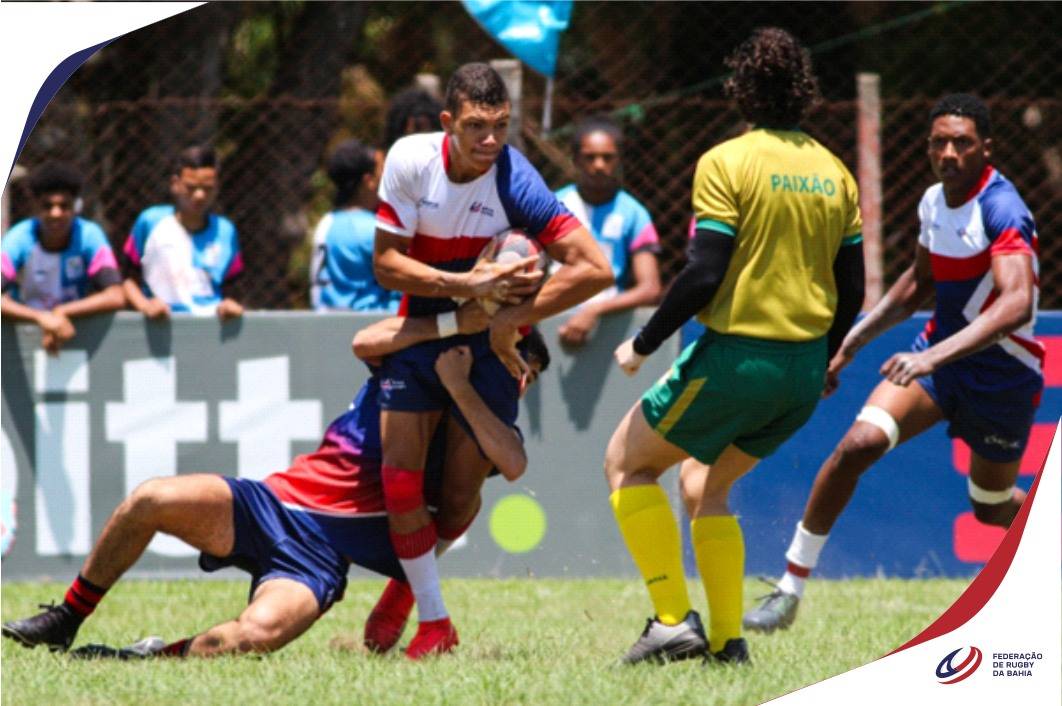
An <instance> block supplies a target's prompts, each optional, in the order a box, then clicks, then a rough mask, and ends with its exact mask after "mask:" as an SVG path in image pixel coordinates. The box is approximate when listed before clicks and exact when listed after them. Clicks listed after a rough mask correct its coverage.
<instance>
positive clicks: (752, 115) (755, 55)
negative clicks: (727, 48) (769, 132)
mask: <svg viewBox="0 0 1062 706" xmlns="http://www.w3.org/2000/svg"><path fill="white" fill-rule="evenodd" d="M726 65H727V67H729V68H730V69H731V70H733V72H734V75H733V76H731V77H730V78H728V79H727V80H726V83H725V84H724V86H723V89H724V91H725V92H726V94H727V96H729V97H731V98H733V99H734V100H735V101H736V102H737V105H738V109H739V110H741V114H742V115H743V116H744V117H745V119H746V120H748V121H749V122H752V123H755V124H757V125H763V126H765V127H775V128H778V127H782V128H792V127H795V126H796V125H797V124H798V123H799V122H800V121H801V120H802V119H803V117H804V115H806V114H807V112H808V110H809V109H810V108H811V107H812V106H813V105H814V104H815V102H816V101H817V100H818V99H819V83H818V81H817V80H816V79H815V74H814V72H813V71H812V67H811V54H810V53H808V50H807V49H805V48H804V47H803V46H801V44H800V42H798V41H797V40H796V38H795V37H794V36H793V35H791V34H790V33H789V32H787V31H785V30H784V29H781V28H779V27H761V28H759V29H756V30H755V31H753V33H752V36H751V37H749V38H748V39H746V40H745V41H744V42H742V43H741V44H740V45H738V47H737V49H735V50H734V52H733V53H732V54H731V55H730V56H729V57H727V59H726Z"/></svg>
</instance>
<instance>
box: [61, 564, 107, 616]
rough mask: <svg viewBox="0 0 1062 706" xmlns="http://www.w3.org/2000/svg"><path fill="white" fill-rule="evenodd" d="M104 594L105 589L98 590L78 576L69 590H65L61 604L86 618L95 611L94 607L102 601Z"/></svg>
mask: <svg viewBox="0 0 1062 706" xmlns="http://www.w3.org/2000/svg"><path fill="white" fill-rule="evenodd" d="M105 593H107V589H106V588H100V587H99V586H97V585H96V584H94V583H92V582H91V581H89V580H88V579H86V578H85V577H84V576H82V575H81V574H78V575H77V578H76V579H74V582H73V583H72V584H70V588H68V589H67V591H66V596H65V597H64V598H63V603H65V604H66V606H67V607H68V608H69V609H70V610H72V611H74V613H76V614H77V615H80V616H81V617H82V618H87V617H88V616H90V615H92V611H94V610H96V605H97V604H98V603H99V602H100V601H102V600H103V596H104V594H105Z"/></svg>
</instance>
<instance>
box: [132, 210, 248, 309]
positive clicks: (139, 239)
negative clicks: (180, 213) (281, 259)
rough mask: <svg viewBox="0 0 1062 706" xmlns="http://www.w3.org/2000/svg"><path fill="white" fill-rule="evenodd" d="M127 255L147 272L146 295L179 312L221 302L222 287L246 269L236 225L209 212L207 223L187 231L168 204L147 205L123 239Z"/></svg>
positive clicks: (145, 278) (204, 307) (214, 307)
mask: <svg viewBox="0 0 1062 706" xmlns="http://www.w3.org/2000/svg"><path fill="white" fill-rule="evenodd" d="M124 252H125V254H126V255H127V256H128V258H129V262H130V264H131V265H132V266H133V267H137V268H139V269H140V270H141V272H142V274H143V282H144V286H143V290H144V294H145V295H146V296H149V297H151V296H154V297H157V298H159V299H161V300H162V301H164V302H166V303H167V304H168V305H169V306H170V309H171V310H173V311H175V312H189V313H192V314H196V315H200V316H209V315H211V314H213V313H214V310H215V309H216V308H217V305H218V304H219V303H221V299H222V295H221V285H222V284H223V283H224V282H227V281H229V280H231V279H233V278H234V277H236V276H237V275H238V274H240V272H242V271H243V255H242V253H241V252H240V244H239V241H238V240H237V237H236V226H234V225H233V224H232V221H230V220H229V219H228V218H225V217H224V216H219V215H217V214H214V213H211V214H209V215H208V216H207V224H206V226H205V227H204V228H203V229H202V230H199V231H197V232H195V233H189V232H188V231H187V230H186V229H185V227H184V226H182V225H181V223H180V221H178V220H177V216H176V209H175V208H174V207H173V206H172V205H169V204H163V205H159V206H152V207H150V208H148V209H145V210H144V211H143V212H142V213H141V214H140V215H139V216H138V217H137V219H136V223H134V224H133V231H132V232H131V233H130V234H129V238H128V239H126V241H125V248H124Z"/></svg>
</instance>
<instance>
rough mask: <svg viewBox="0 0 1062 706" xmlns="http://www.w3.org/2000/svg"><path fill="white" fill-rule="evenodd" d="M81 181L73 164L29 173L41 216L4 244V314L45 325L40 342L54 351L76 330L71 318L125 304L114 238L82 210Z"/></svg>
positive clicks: (20, 225)
mask: <svg viewBox="0 0 1062 706" xmlns="http://www.w3.org/2000/svg"><path fill="white" fill-rule="evenodd" d="M81 183H82V179H81V175H80V174H79V173H78V172H77V170H75V169H74V168H73V167H71V166H69V165H66V164H58V163H50V164H44V165H42V166H41V167H39V168H37V170H36V171H34V172H33V174H32V175H31V176H30V188H31V189H32V191H33V198H34V203H35V207H36V211H37V215H36V216H34V217H33V218H27V219H26V220H24V221H20V222H19V223H16V224H15V225H14V226H12V227H11V230H9V231H8V232H7V233H5V234H4V237H3V243H2V249H3V297H2V303H0V312H2V314H3V318H4V319H5V320H14V321H29V322H32V323H35V324H37V325H38V326H40V328H41V344H42V345H43V346H44V348H45V350H47V351H48V352H49V353H52V354H53V355H54V354H58V352H59V348H60V347H61V346H62V345H63V344H64V343H65V342H67V341H69V340H70V339H71V338H73V337H74V335H75V333H77V331H76V329H75V328H74V324H73V323H72V322H71V321H70V320H71V319H74V318H78V317H81V316H89V315H90V314H97V313H101V312H106V311H114V310H116V309H121V308H122V307H124V306H125V295H124V294H123V293H122V287H121V282H122V278H121V275H120V274H119V273H118V264H117V262H116V261H115V259H114V252H113V251H112V250H111V246H110V243H108V242H107V236H106V235H105V234H104V232H103V229H102V228H100V226H99V225H97V224H96V223H94V222H92V221H90V220H88V219H85V218H81V217H80V216H78V215H77V212H78V210H79V209H78V195H79V194H80V193H81ZM90 292H91V293H90Z"/></svg>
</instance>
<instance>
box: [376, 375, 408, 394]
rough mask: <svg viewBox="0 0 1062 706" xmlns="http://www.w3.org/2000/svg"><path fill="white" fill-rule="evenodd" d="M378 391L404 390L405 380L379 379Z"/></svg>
mask: <svg viewBox="0 0 1062 706" xmlns="http://www.w3.org/2000/svg"><path fill="white" fill-rule="evenodd" d="M380 389H381V390H384V391H385V392H391V391H392V390H404V389H406V381H405V380H395V379H393V378H381V380H380Z"/></svg>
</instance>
